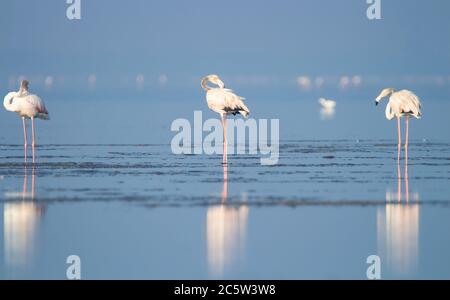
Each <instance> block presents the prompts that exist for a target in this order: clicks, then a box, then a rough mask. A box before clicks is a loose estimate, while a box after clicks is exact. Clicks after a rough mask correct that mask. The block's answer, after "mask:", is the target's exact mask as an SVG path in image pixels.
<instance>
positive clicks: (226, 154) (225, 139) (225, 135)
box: [222, 114, 228, 164]
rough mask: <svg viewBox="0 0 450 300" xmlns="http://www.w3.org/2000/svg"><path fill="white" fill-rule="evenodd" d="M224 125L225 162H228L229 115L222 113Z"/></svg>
mask: <svg viewBox="0 0 450 300" xmlns="http://www.w3.org/2000/svg"><path fill="white" fill-rule="evenodd" d="M222 127H223V164H227V162H228V157H227V156H228V139H227V116H226V114H222Z"/></svg>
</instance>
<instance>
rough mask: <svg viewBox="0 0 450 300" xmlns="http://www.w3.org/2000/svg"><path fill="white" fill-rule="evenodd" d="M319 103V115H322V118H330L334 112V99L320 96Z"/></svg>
mask: <svg viewBox="0 0 450 300" xmlns="http://www.w3.org/2000/svg"><path fill="white" fill-rule="evenodd" d="M319 104H320V107H321V109H320V115H321V117H322V120H326V119H331V118H332V117H333V116H334V114H335V109H336V101H334V100H327V99H325V98H320V99H319Z"/></svg>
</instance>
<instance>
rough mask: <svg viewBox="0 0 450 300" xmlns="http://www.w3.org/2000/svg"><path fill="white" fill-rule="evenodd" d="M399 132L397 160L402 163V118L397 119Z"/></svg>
mask: <svg viewBox="0 0 450 300" xmlns="http://www.w3.org/2000/svg"><path fill="white" fill-rule="evenodd" d="M397 132H398V153H397V160H398V162H399V163H400V151H401V148H402V132H401V125H400V118H397Z"/></svg>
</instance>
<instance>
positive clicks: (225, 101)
mask: <svg viewBox="0 0 450 300" xmlns="http://www.w3.org/2000/svg"><path fill="white" fill-rule="evenodd" d="M206 101H207V102H208V107H209V108H210V109H212V110H213V111H215V112H218V113H233V114H236V113H240V114H242V115H243V116H245V117H247V116H248V114H249V113H250V111H249V109H248V108H247V106H246V105H245V104H244V98H242V97H240V96H238V95H236V94H234V93H233V91H232V90H229V89H220V88H218V89H211V90H209V91H208V93H207V94H206Z"/></svg>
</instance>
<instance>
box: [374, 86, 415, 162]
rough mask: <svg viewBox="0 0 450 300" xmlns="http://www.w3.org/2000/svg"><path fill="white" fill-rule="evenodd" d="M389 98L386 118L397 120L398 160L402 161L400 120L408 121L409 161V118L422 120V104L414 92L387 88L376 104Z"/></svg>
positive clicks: (406, 147) (406, 145)
mask: <svg viewBox="0 0 450 300" xmlns="http://www.w3.org/2000/svg"><path fill="white" fill-rule="evenodd" d="M388 96H390V97H389V103H388V104H387V106H386V118H387V119H388V120H392V119H393V118H397V127H398V160H400V150H401V145H402V138H401V128H400V127H401V126H400V118H401V117H405V119H406V138H405V157H406V159H408V142H409V117H410V116H413V117H415V118H416V119H420V118H421V117H422V112H421V109H422V104H421V103H420V100H419V97H417V96H416V95H415V94H414V93H413V92H411V91H408V90H402V91H399V92H396V91H395V90H394V89H393V88H387V89H384V90H383V91H381V93H380V95H379V96H378V97H377V98H376V100H375V104H376V105H378V104H379V103H380V101H381V100H382V99H383V98H385V97H388Z"/></svg>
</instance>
